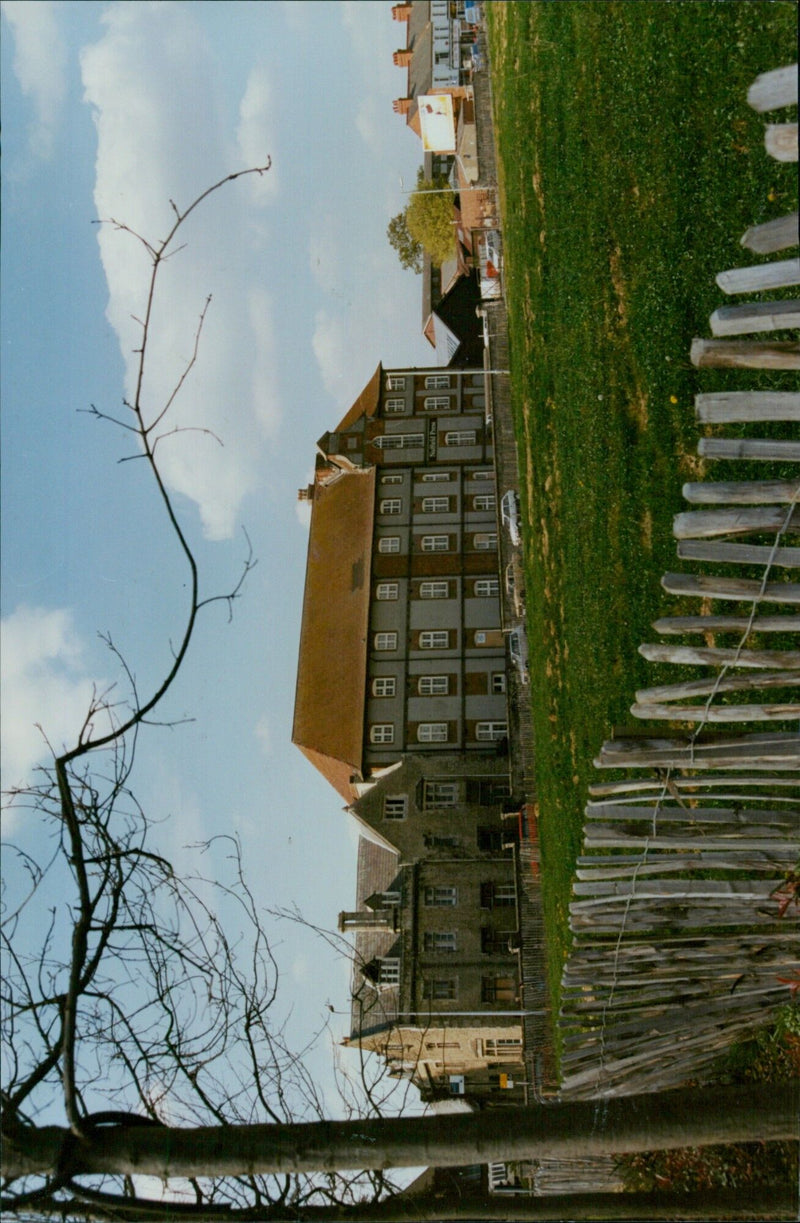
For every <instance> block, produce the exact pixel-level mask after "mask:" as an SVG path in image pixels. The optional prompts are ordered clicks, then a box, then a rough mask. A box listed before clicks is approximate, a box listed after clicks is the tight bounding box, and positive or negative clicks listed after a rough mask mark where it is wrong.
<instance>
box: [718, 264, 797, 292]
mask: <svg viewBox="0 0 800 1223" xmlns="http://www.w3.org/2000/svg"><path fill="white" fill-rule="evenodd" d="M717 284H718V285H719V287H720V289H722V291H723V293H757V292H761V290H763V289H785V288H786V287H787V285H796V284H800V259H775V260H773V261H772V262H771V263H755V264H752V265H751V266H750V267H744V268H729V269H728V270H727V271H725V272H720V273H719V274H718V275H717Z"/></svg>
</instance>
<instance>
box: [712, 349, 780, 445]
mask: <svg viewBox="0 0 800 1223" xmlns="http://www.w3.org/2000/svg"><path fill="white" fill-rule="evenodd" d="M698 343H699V341H698ZM694 410H695V415H696V417H697V419H698V420H699V421H700V422H701V423H702V424H706V425H724V424H738V423H740V422H742V421H763V420H796V421H800V393H798V392H797V391H718V392H716V393H714V394H704V395H695V399H694Z"/></svg>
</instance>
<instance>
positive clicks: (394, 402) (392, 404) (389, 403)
mask: <svg viewBox="0 0 800 1223" xmlns="http://www.w3.org/2000/svg"><path fill="white" fill-rule="evenodd" d="M383 410H384V412H385V413H386V414H387V416H393V415H396V414H397V413H398V412H405V410H406V401H405V399H384V401H383Z"/></svg>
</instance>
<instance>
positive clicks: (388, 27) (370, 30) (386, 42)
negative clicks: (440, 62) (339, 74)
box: [341, 0, 406, 155]
mask: <svg viewBox="0 0 800 1223" xmlns="http://www.w3.org/2000/svg"><path fill="white" fill-rule="evenodd" d="M341 15H342V25H343V26H344V28H345V30H346V31H347V34H348V36H349V38H350V43H351V46H352V48H353V53H354V56H355V59H356V62H357V65H358V70H359V72H360V74H361V77H362V88H361V94H362V97H361V102H360V104H359V106H358V108H357V110H356V112H355V117H354V119H353V122H354V123H355V126H356V130H357V131H358V133H359V135H360V136H361V138H362V140H363V141H364V143H365V144H366V145H367V146H368V148H369V149H370V150H371V151H372V152H373V153H375V154H376V155H379V154H381V153H382V152H383V153H384V154H385V151H386V149H387V147H388V148H391V147H392V145H393V144H394V143H395V141H394V139H393V137H394V135H395V134H396V132H397V130H398V128H399V127H401V125H402V120H401V119H398V117H397V115H396V114H395V113H394V111H393V109H392V105H391V103H392V100H393V99H394V98H396V97H400V96H401V95H402V94H403V93H404V92H405V88H406V73H405V69H402V70H401V69H399V68H397V67H396V66H395V64H394V61H393V59H392V53H393V52H394V51H396V50H397V48H398V47H400V46H401V45H404V43H405V37H406V27H405V24H404V23H398V22H395V21H393V20H392V16H391V6H390V5H388V4H387V5H386V6H384V5H382V4H377V5H375V4H363V3H360V0H358V2H357V0H343V2H342V4H341Z"/></svg>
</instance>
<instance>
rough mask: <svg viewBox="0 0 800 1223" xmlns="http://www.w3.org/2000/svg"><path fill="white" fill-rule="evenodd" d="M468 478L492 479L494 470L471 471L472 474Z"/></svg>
mask: <svg viewBox="0 0 800 1223" xmlns="http://www.w3.org/2000/svg"><path fill="white" fill-rule="evenodd" d="M470 479H472V480H493V479H494V472H493V471H473V473H472V475H471V476H470Z"/></svg>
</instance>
